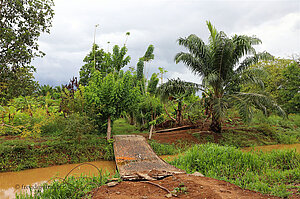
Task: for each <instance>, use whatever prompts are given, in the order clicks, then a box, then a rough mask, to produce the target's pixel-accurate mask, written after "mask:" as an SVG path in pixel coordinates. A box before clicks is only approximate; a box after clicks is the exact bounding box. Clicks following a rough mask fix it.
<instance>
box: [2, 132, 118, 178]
mask: <svg viewBox="0 0 300 199" xmlns="http://www.w3.org/2000/svg"><path fill="white" fill-rule="evenodd" d="M0 143H1V144H0V172H4V171H20V170H24V169H30V168H39V167H47V166H51V165H61V164H71V163H80V162H88V161H96V160H100V159H106V160H112V159H113V148H112V143H109V142H107V141H106V140H105V139H104V138H103V137H99V136H96V135H89V136H85V137H83V138H82V139H81V140H80V142H79V141H78V140H63V139H60V138H59V137H57V138H45V137H44V138H43V139H40V140H34V139H25V140H23V139H15V140H3V139H1V140H0Z"/></svg>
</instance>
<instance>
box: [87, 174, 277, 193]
mask: <svg viewBox="0 0 300 199" xmlns="http://www.w3.org/2000/svg"><path fill="white" fill-rule="evenodd" d="M150 183H154V184H157V185H159V186H161V187H162V188H161V187H159V186H156V185H153V184H150ZM150 183H149V182H145V181H144V182H131V181H123V182H120V183H119V184H118V185H116V186H114V187H108V186H107V185H104V186H101V187H99V188H97V189H95V190H94V191H93V192H92V193H91V194H92V196H93V197H92V198H93V199H104V198H105V199H129V198H130V199H159V198H168V197H167V196H168V195H167V194H168V193H169V192H168V191H173V190H174V189H178V188H179V187H184V189H185V190H186V191H185V192H181V193H180V192H177V193H176V194H177V196H171V197H170V195H169V197H170V198H194V199H204V198H206V199H227V198H231V199H253V198H255V199H263V198H266V199H267V198H270V199H273V198H278V197H274V196H270V195H264V194H261V193H258V192H254V191H250V190H244V189H241V188H240V187H238V186H236V185H234V184H231V183H229V182H225V181H220V180H216V179H213V178H208V177H200V176H194V175H190V174H180V175H174V176H170V177H167V178H164V179H162V180H157V181H151V182H150ZM164 188H165V189H167V190H168V191H167V190H165V189H164Z"/></svg>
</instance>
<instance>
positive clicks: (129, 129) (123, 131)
mask: <svg viewBox="0 0 300 199" xmlns="http://www.w3.org/2000/svg"><path fill="white" fill-rule="evenodd" d="M112 133H113V135H127V134H139V133H149V132H148V131H139V130H138V127H136V126H135V125H130V124H129V123H128V121H127V120H126V119H124V118H121V119H118V120H116V121H114V123H113V127H112Z"/></svg>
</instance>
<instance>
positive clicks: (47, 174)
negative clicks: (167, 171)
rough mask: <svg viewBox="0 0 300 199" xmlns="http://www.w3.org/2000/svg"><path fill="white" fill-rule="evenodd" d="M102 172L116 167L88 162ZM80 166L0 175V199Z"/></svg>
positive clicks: (88, 170)
mask: <svg viewBox="0 0 300 199" xmlns="http://www.w3.org/2000/svg"><path fill="white" fill-rule="evenodd" d="M251 149H253V147H249V148H245V149H243V150H244V151H250V150H251ZM254 149H255V150H262V151H271V150H273V149H275V150H276V149H296V150H297V152H299V153H300V144H291V145H269V146H258V147H254ZM160 157H161V158H162V159H170V158H171V159H172V158H175V157H176V155H175V156H160ZM90 163H91V164H93V165H95V166H96V167H97V168H99V169H101V170H102V172H109V173H110V174H114V173H115V169H116V165H115V162H113V161H96V162H90ZM78 165H80V164H67V165H59V166H52V167H46V168H37V169H28V170H24V171H18V172H4V173H0V199H10V198H15V194H16V193H20V192H21V191H28V186H31V187H33V188H38V186H39V185H41V184H42V183H45V182H48V181H50V180H51V179H52V178H53V177H61V178H64V177H65V176H66V175H67V174H68V173H69V172H70V171H71V170H72V169H73V168H75V167H76V166H78ZM82 173H83V174H86V175H88V176H93V175H97V174H98V173H99V172H98V170H97V169H96V168H95V167H93V166H90V165H82V166H80V167H78V168H76V169H74V170H73V171H72V173H71V174H70V175H72V176H80V175H81V174H82Z"/></svg>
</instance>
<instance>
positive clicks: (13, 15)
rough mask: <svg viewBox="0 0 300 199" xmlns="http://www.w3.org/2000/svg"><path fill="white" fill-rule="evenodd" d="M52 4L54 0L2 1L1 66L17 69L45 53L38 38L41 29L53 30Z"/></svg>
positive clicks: (43, 30)
mask: <svg viewBox="0 0 300 199" xmlns="http://www.w3.org/2000/svg"><path fill="white" fill-rule="evenodd" d="M53 5H54V3H53V0H23V1H21V0H15V1H7V0H6V1H1V2H0V19H1V20H0V41H1V42H0V65H1V67H4V66H5V67H13V69H16V68H17V67H22V66H25V65H27V64H29V63H30V62H31V60H32V58H33V57H35V56H38V55H43V53H42V52H41V51H38V50H39V45H38V44H37V40H38V38H39V36H40V34H41V33H42V32H47V33H49V32H50V30H49V28H50V27H51V20H52V18H53V15H54V12H53V10H52V8H51V7H52V6H53Z"/></svg>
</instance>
